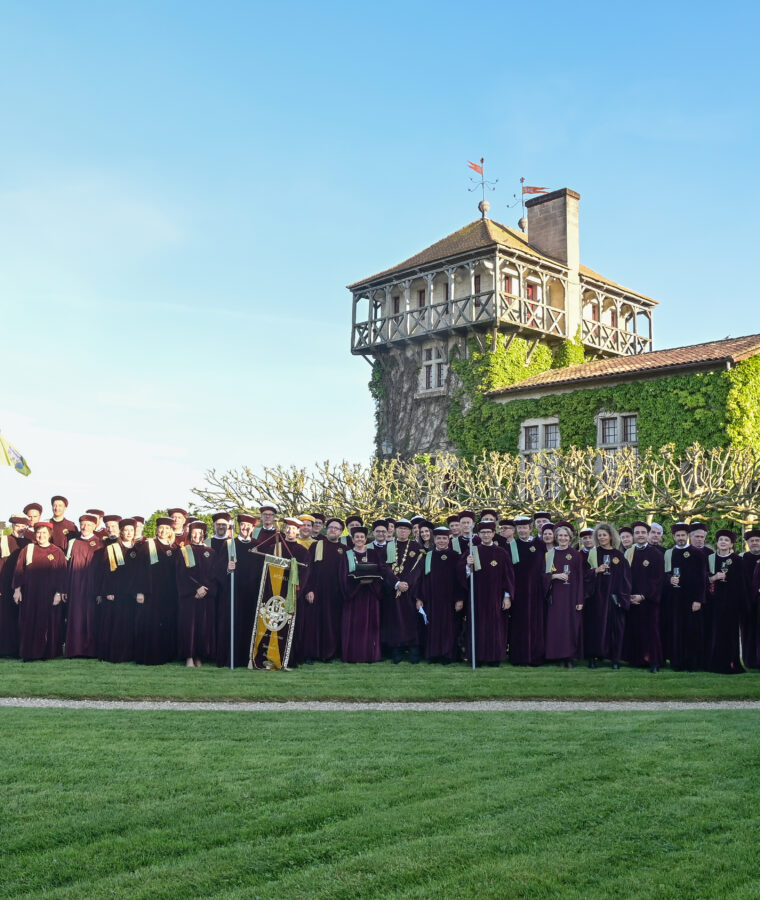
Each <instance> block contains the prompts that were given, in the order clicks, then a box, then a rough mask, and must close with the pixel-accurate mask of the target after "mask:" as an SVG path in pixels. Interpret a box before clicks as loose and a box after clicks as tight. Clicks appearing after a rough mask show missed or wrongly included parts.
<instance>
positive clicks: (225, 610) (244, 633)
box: [216, 537, 264, 668]
mask: <svg viewBox="0 0 760 900" xmlns="http://www.w3.org/2000/svg"><path fill="white" fill-rule="evenodd" d="M234 541H235V558H236V562H235V576H234V586H235V596H234V598H232V605H233V611H234V615H235V636H234V649H235V660H234V662H235V667H236V668H237V667H240V666H242V667H243V668H245V667H246V666H247V665H248V659H249V656H250V653H251V633H252V631H253V620H254V617H255V615H256V604H257V602H258V599H259V588H260V586H261V573H262V570H263V567H264V557H263V556H261V555H260V554H259V553H258V552H257V547H256V543H255V542H254V541H253V540H249V541H244V540H242V539H241V538H239V537H237V538H234ZM228 564H229V549H228V548H227V547H225V548H224V549H223V550H221V551H220V553H219V554H218V555H217V567H218V575H217V578H218V581H219V584H220V590H219V594H218V597H217V604H216V664H217V665H218V666H229V665H230V624H231V623H230V605H231V603H230V594H231V592H232V586H233V577H232V573H231V572H229V571H227V567H228Z"/></svg>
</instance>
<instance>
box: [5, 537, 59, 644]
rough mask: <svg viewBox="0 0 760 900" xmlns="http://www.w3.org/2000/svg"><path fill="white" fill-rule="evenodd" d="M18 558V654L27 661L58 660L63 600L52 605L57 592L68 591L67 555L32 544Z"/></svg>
mask: <svg viewBox="0 0 760 900" xmlns="http://www.w3.org/2000/svg"><path fill="white" fill-rule="evenodd" d="M33 548H34V549H33V551H32V557H31V561H30V562H29V564H27V556H28V547H24V548H23V549H22V550H21V552H20V553H19V555H18V558H17V560H16V569H15V572H14V576H13V589H14V590H15V589H16V588H21V595H22V599H21V603H20V605H19V606H20V608H19V617H18V626H19V656H20V657H21V659H24V660H32V659H55V657H57V656H60V655H61V650H62V643H63V602H61V603H59V604H58V605H57V606H54V605H53V597H54V596H55V594H64V593H65V592H66V556H65V554H64V552H63V550H61V548H60V547H56V546H55V544H50V545H49V546H47V547H40V546H38V545H37V544H34V545H33Z"/></svg>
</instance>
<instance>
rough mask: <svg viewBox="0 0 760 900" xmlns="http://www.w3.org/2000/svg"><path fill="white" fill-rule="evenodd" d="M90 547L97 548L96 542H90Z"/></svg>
mask: <svg viewBox="0 0 760 900" xmlns="http://www.w3.org/2000/svg"><path fill="white" fill-rule="evenodd" d="M90 546H91V547H97V546H98V542H97V541H90Z"/></svg>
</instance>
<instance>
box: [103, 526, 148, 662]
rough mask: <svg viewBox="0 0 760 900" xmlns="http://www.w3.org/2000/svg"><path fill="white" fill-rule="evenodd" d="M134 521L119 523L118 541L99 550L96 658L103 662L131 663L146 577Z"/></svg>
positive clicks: (143, 600)
mask: <svg viewBox="0 0 760 900" xmlns="http://www.w3.org/2000/svg"><path fill="white" fill-rule="evenodd" d="M134 539H135V521H134V519H121V520H120V521H119V538H118V540H116V541H113V542H112V543H109V544H107V545H106V546H105V548H104V549H103V556H102V561H101V562H102V567H103V578H102V583H101V587H100V593H99V596H100V605H99V612H98V656H99V657H100V659H103V660H105V661H106V662H113V663H119V662H131V661H132V660H133V659H134V645H135V619H136V616H137V606H138V604H141V603H144V602H145V590H146V587H145V584H146V581H147V574H146V572H145V569H144V565H143V562H142V554H141V553H140V552H139V551H138V549H137V548H136V547H135V545H134Z"/></svg>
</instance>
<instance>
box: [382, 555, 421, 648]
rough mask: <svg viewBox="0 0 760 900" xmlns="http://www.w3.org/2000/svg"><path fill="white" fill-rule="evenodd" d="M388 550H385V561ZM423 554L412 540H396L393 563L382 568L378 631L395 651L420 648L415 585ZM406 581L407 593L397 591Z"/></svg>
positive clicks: (419, 572)
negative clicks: (384, 588)
mask: <svg viewBox="0 0 760 900" xmlns="http://www.w3.org/2000/svg"><path fill="white" fill-rule="evenodd" d="M387 555H388V551H387V549H386V559H387ZM424 557H425V551H424V550H423V549H422V548H421V547H420V545H419V544H418V543H417V541H415V540H411V539H410V540H408V541H396V562H395V563H391V564H388V563H387V562H386V563H385V565H384V566H383V575H384V577H385V583H386V584H387V585H388V588H389V589H390V590H389V591H388V592H387V593H386V594H385V599H384V606H383V608H382V610H381V615H380V623H381V624H380V632H381V636H382V640H383V643H384V644H387V645H388V647H390V648H391V649H394V650H398V649H400V648H402V647H419V640H420V638H419V626H418V621H419V618H420V615H419V613H418V612H417V604H416V602H415V601H416V598H417V582H418V581H419V579H420V578H421V577H422V572H423V566H424ZM400 581H405V582H406V583H407V584H408V585H409V590H407V591H398V590H397V588H396V585H397V584H398V582H400Z"/></svg>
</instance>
